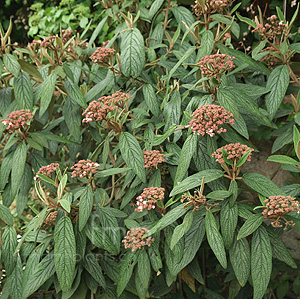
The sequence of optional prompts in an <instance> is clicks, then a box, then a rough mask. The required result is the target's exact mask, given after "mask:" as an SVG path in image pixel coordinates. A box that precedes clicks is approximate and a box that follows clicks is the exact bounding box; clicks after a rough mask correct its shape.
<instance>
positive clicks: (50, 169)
mask: <svg viewBox="0 0 300 299" xmlns="http://www.w3.org/2000/svg"><path fill="white" fill-rule="evenodd" d="M57 168H59V164H58V163H51V164H49V165H46V166H42V167H41V168H40V169H39V171H38V172H37V173H38V174H43V175H45V176H47V177H48V178H50V179H52V175H53V173H54V172H55V171H56V170H57Z"/></svg>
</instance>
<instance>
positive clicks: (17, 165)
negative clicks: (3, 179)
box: [11, 142, 27, 197]
mask: <svg viewBox="0 0 300 299" xmlns="http://www.w3.org/2000/svg"><path fill="white" fill-rule="evenodd" d="M26 157H27V146H26V145H25V143H24V142H21V143H20V144H19V145H18V147H17V148H16V150H15V152H14V157H13V160H14V165H13V166H14V167H13V168H12V171H11V196H12V197H14V196H15V195H16V194H17V192H18V190H19V188H20V183H21V181H22V177H23V174H24V171H25V163H26Z"/></svg>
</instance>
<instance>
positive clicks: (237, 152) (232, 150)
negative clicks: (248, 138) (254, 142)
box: [212, 143, 254, 164]
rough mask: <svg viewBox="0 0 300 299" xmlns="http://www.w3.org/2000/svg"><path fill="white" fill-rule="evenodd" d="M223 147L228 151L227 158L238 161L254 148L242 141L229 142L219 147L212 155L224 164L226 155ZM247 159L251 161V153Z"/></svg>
mask: <svg viewBox="0 0 300 299" xmlns="http://www.w3.org/2000/svg"><path fill="white" fill-rule="evenodd" d="M222 149H224V150H225V151H226V152H227V153H228V156H227V159H228V160H232V161H233V162H234V161H236V162H237V161H238V160H239V159H240V158H241V157H242V156H243V155H244V154H245V153H247V152H248V151H250V152H253V151H254V149H253V148H251V147H249V146H247V145H245V144H241V143H229V144H226V145H225V146H222V147H221V148H218V149H217V150H216V151H215V152H214V153H213V154H212V156H213V157H214V158H215V159H216V161H217V162H218V163H220V164H224V163H225V161H224V157H223V153H222ZM247 161H251V153H250V155H249V156H248V158H247Z"/></svg>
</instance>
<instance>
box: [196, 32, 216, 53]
mask: <svg viewBox="0 0 300 299" xmlns="http://www.w3.org/2000/svg"><path fill="white" fill-rule="evenodd" d="M214 42H215V38H214V35H213V33H212V32H211V31H210V30H206V31H205V32H204V33H203V34H202V36H201V47H200V50H199V53H198V57H199V58H202V57H204V56H206V55H210V54H211V52H212V50H213V47H214Z"/></svg>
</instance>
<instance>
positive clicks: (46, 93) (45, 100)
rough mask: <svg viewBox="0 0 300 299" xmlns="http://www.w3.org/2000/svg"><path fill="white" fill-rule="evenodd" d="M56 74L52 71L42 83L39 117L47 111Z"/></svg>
mask: <svg viewBox="0 0 300 299" xmlns="http://www.w3.org/2000/svg"><path fill="white" fill-rule="evenodd" d="M56 78H57V75H56V73H55V72H52V73H51V75H50V76H48V77H47V78H46V79H45V81H44V82H43V83H42V86H41V92H40V98H41V107H40V117H42V116H43V115H44V113H45V112H46V111H47V109H48V107H49V105H50V103H51V100H52V96H53V92H54V89H55V83H56Z"/></svg>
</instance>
